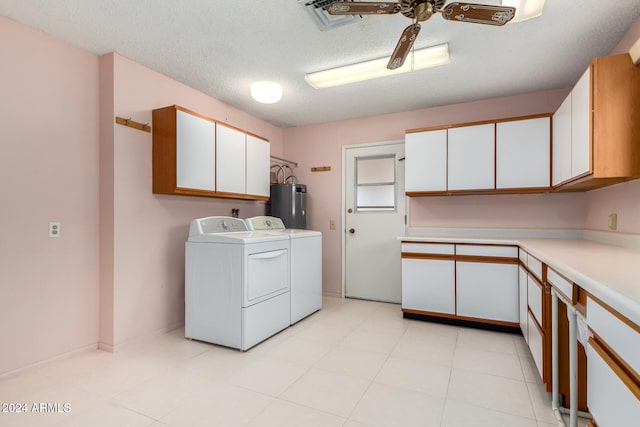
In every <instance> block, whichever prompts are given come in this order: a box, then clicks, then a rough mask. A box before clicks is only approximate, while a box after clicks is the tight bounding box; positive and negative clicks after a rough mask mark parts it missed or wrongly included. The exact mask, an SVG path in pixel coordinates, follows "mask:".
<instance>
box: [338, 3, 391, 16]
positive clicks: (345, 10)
mask: <svg viewBox="0 0 640 427" xmlns="http://www.w3.org/2000/svg"><path fill="white" fill-rule="evenodd" d="M400 9H401V6H400V3H393V2H392V3H389V2H377V1H356V2H349V1H335V2H333V3H331V4H330V5H329V7H327V12H328V13H329V15H392V14H394V13H398V12H400Z"/></svg>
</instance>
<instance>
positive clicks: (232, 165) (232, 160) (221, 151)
mask: <svg viewBox="0 0 640 427" xmlns="http://www.w3.org/2000/svg"><path fill="white" fill-rule="evenodd" d="M245 140H246V138H245V133H244V132H241V131H239V130H236V129H233V128H230V127H227V126H224V125H221V124H217V125H216V191H222V192H226V193H237V194H245V193H246V183H245V179H246V177H245V161H246V159H245V149H246V147H245Z"/></svg>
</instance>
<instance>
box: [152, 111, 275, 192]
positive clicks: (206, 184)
mask: <svg viewBox="0 0 640 427" xmlns="http://www.w3.org/2000/svg"><path fill="white" fill-rule="evenodd" d="M269 155H270V148H269V141H267V140H266V139H264V138H261V137H258V136H256V135H252V134H250V133H248V132H245V131H243V130H241V129H238V128H234V127H231V126H229V125H226V124H224V123H220V122H217V121H216V120H214V119H211V118H209V117H206V116H203V115H201V114H198V113H195V112H193V111H190V110H188V109H186V108H182V107H179V106H177V105H172V106H168V107H164V108H160V109H156V110H153V193H154V194H175V195H186V196H204V197H222V198H232V199H246V200H268V199H269V183H270V178H269Z"/></svg>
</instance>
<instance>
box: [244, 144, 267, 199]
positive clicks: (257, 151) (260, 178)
mask: <svg viewBox="0 0 640 427" xmlns="http://www.w3.org/2000/svg"><path fill="white" fill-rule="evenodd" d="M246 149H247V163H246V173H247V176H246V180H247V181H246V182H247V190H246V193H247V194H251V195H255V196H267V197H269V193H270V185H269V184H270V179H269V164H270V159H269V155H270V153H271V149H270V145H269V142H268V141H265V140H264V139H260V138H256V137H255V136H253V135H247V147H246Z"/></svg>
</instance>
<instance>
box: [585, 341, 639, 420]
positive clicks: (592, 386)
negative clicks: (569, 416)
mask: <svg viewBox="0 0 640 427" xmlns="http://www.w3.org/2000/svg"><path fill="white" fill-rule="evenodd" d="M614 369H615V370H614ZM616 371H617V372H620V371H619V370H618V369H616V365H615V362H613V361H612V360H611V358H610V357H609V356H608V355H607V353H606V352H605V351H604V350H603V349H602V348H601V347H600V345H599V344H598V343H597V341H595V340H594V339H593V338H592V339H590V340H589V345H588V346H587V390H588V391H587V403H588V405H589V411H590V412H591V414H592V415H593V417H594V419H595V421H596V422H597V423H598V426H599V427H617V426H632V425H637V423H638V420H640V400H638V399H640V390H639V389H638V385H637V384H635V383H634V382H633V381H632V380H631V379H629V378H628V377H625V373H624V372H620V374H621V375H622V377H621V376H619V375H618V374H616Z"/></svg>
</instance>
